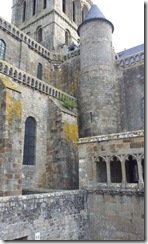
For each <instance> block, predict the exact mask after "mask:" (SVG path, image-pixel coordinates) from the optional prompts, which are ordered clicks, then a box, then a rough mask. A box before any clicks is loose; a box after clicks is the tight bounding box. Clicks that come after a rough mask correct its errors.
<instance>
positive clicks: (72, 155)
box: [0, 74, 78, 195]
mask: <svg viewBox="0 0 148 244" xmlns="http://www.w3.org/2000/svg"><path fill="white" fill-rule="evenodd" d="M1 79H3V80H4V84H3V83H2V84H1V86H2V90H1V93H2V97H1V110H2V111H1V112H2V114H3V116H1V118H0V119H1V122H2V124H1V129H0V131H1V132H0V133H1V137H2V138H1V167H0V169H1V170H0V172H1V175H3V177H5V180H4V182H3V186H2V185H1V187H3V188H4V189H5V188H8V189H9V190H8V189H7V191H6V192H7V193H6V195H18V194H21V187H22V182H21V180H22V179H23V187H25V188H29V187H40V188H51V189H78V149H77V140H78V127H77V116H76V111H75V112H73V111H72V109H69V108H68V107H65V105H64V103H63V102H61V101H60V100H58V99H56V98H54V97H52V96H51V97H50V96H48V95H47V94H44V93H42V92H40V91H39V90H35V89H33V88H31V87H28V86H25V85H23V84H21V83H19V82H14V81H13V80H12V79H11V78H10V77H8V76H5V75H2V74H1ZM5 86H6V87H5ZM7 89H8V91H7ZM5 92H7V94H6V95H5ZM10 103H11V104H10ZM29 117H31V118H33V119H34V120H35V122H36V133H35V162H34V163H33V164H31V165H30V164H29V165H26V164H25V165H23V154H24V138H25V122H26V120H27V118H29ZM8 122H9V123H8ZM5 139H6V140H5ZM65 152H66V153H65ZM6 161H8V162H7V164H6V163H5V162H6ZM15 161H16V162H15ZM4 165H5V166H4ZM12 165H14V166H13V167H12ZM14 167H17V171H16V170H15V169H14ZM6 168H7V170H6ZM4 170H5V171H6V172H4ZM8 173H9V174H8ZM15 173H17V175H15ZM13 174H14V175H13ZM6 176H7V177H6ZM3 177H2V178H3ZM8 177H9V178H10V177H11V178H10V179H8ZM16 177H17V178H16ZM11 180H12V182H14V181H15V184H16V185H17V180H19V186H18V185H17V188H19V189H20V191H17V189H16V192H13V190H12V191H10V189H12V186H11V184H10V182H11ZM4 192H5V191H4Z"/></svg>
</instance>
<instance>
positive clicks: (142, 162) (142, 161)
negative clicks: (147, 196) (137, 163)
mask: <svg viewBox="0 0 148 244" xmlns="http://www.w3.org/2000/svg"><path fill="white" fill-rule="evenodd" d="M141 166H142V177H143V181H144V158H142V160H141Z"/></svg>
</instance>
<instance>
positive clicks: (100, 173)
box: [96, 157, 107, 183]
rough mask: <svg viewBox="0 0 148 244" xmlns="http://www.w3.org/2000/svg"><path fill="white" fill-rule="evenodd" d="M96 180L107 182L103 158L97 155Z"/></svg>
mask: <svg viewBox="0 0 148 244" xmlns="http://www.w3.org/2000/svg"><path fill="white" fill-rule="evenodd" d="M96 172H97V182H100V183H103V182H104V183H106V182H107V169H106V162H105V160H104V158H102V157H99V158H98V160H97V162H96Z"/></svg>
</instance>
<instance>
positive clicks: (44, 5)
mask: <svg viewBox="0 0 148 244" xmlns="http://www.w3.org/2000/svg"><path fill="white" fill-rule="evenodd" d="M43 8H44V9H45V8H47V0H44V2H43Z"/></svg>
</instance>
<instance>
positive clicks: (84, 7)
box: [82, 5, 88, 22]
mask: <svg viewBox="0 0 148 244" xmlns="http://www.w3.org/2000/svg"><path fill="white" fill-rule="evenodd" d="M87 13H88V9H87V7H86V6H85V5H84V6H83V9H82V22H83V21H84V19H85V17H86V15H87Z"/></svg>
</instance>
